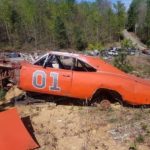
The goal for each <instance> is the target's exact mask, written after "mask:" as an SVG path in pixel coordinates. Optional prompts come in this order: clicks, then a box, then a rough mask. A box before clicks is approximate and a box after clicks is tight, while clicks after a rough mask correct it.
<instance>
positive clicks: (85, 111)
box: [16, 103, 150, 150]
mask: <svg viewBox="0 0 150 150" xmlns="http://www.w3.org/2000/svg"><path fill="white" fill-rule="evenodd" d="M16 107H17V110H18V112H19V114H20V116H21V117H29V118H30V120H31V124H32V126H33V130H34V132H33V134H34V135H35V137H36V139H37V141H38V143H39V145H40V148H38V150H116V149H119V150H127V149H129V148H130V147H133V148H136V149H138V150H149V149H150V108H130V107H123V106H120V105H119V104H112V105H111V108H110V109H108V110H103V109H102V108H100V107H86V106H75V105H74V106H70V105H55V103H39V104H30V105H20V104H16Z"/></svg>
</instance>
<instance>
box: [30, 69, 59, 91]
mask: <svg viewBox="0 0 150 150" xmlns="http://www.w3.org/2000/svg"><path fill="white" fill-rule="evenodd" d="M39 77H40V78H41V79H40V81H38V78H39ZM50 77H52V85H51V86H50V87H49V90H51V91H60V90H61V88H60V87H59V86H58V77H59V74H58V73H56V72H51V73H50ZM46 79H47V75H46V73H45V72H44V71H42V70H37V71H35V72H34V73H33V76H32V84H33V86H34V87H35V88H38V89H44V88H46Z"/></svg>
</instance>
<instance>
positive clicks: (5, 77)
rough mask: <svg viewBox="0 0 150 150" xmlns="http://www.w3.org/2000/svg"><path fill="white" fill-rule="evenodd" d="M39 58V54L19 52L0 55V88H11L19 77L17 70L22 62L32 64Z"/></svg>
mask: <svg viewBox="0 0 150 150" xmlns="http://www.w3.org/2000/svg"><path fill="white" fill-rule="evenodd" d="M37 57H38V55H37V54H33V55H31V54H24V53H18V52H1V53H0V88H4V87H7V86H10V85H11V84H10V83H13V82H14V78H16V77H17V69H19V68H20V66H21V65H20V64H21V63H22V62H25V61H27V62H30V63H32V62H33V61H34V60H35V59H36V58H37Z"/></svg>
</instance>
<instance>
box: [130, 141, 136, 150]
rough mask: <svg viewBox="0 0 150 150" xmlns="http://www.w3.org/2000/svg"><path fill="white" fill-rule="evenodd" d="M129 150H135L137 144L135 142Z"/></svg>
mask: <svg viewBox="0 0 150 150" xmlns="http://www.w3.org/2000/svg"><path fill="white" fill-rule="evenodd" d="M129 150H137V144H136V142H135V141H134V142H133V143H132V144H131V145H130V147H129Z"/></svg>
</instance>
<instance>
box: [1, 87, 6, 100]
mask: <svg viewBox="0 0 150 150" xmlns="http://www.w3.org/2000/svg"><path fill="white" fill-rule="evenodd" d="M5 94H6V91H5V90H3V89H0V100H2V99H4V97H5Z"/></svg>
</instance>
